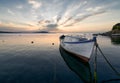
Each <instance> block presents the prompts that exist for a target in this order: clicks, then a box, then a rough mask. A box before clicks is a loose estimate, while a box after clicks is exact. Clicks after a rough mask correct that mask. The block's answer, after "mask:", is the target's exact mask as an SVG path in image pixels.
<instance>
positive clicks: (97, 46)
mask: <svg viewBox="0 0 120 83" xmlns="http://www.w3.org/2000/svg"><path fill="white" fill-rule="evenodd" d="M96 48H98V50H99V51H100V53H101V55H102V56H103V58H104V59H105V61H106V62H107V63H108V65H109V66H110V67H111V69H112V70H113V71H114V72H115V73H116V74H117V75H119V76H120V72H118V71H117V70H116V69H115V68H114V67H113V65H112V64H111V63H110V62H109V60H108V59H107V58H106V56H105V55H104V53H103V52H102V50H101V49H100V47H99V45H98V44H96Z"/></svg>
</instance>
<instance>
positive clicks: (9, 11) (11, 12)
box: [7, 9, 15, 15]
mask: <svg viewBox="0 0 120 83" xmlns="http://www.w3.org/2000/svg"><path fill="white" fill-rule="evenodd" d="M7 12H8V13H9V14H11V15H15V13H14V12H13V11H12V10H10V9H8V10H7Z"/></svg>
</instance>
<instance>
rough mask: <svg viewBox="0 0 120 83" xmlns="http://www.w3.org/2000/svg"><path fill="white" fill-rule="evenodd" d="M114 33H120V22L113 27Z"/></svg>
mask: <svg viewBox="0 0 120 83" xmlns="http://www.w3.org/2000/svg"><path fill="white" fill-rule="evenodd" d="M111 33H112V34H120V23H117V24H115V25H114V26H113V28H112V32H111Z"/></svg>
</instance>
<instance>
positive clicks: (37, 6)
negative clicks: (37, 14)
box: [28, 0, 42, 9]
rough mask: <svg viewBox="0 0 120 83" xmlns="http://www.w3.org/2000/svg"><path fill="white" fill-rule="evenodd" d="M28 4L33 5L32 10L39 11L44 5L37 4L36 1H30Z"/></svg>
mask: <svg viewBox="0 0 120 83" xmlns="http://www.w3.org/2000/svg"><path fill="white" fill-rule="evenodd" d="M28 3H29V4H31V5H32V8H34V9H38V8H40V7H41V5H42V3H40V2H37V1H35V0H28Z"/></svg>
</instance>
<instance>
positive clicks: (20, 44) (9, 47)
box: [0, 33, 120, 83]
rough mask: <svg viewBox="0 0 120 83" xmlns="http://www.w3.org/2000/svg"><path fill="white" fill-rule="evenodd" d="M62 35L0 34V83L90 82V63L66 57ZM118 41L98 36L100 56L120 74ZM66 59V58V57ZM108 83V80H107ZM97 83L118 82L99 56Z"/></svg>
mask: <svg viewBox="0 0 120 83" xmlns="http://www.w3.org/2000/svg"><path fill="white" fill-rule="evenodd" d="M60 35H61V34H60V33H59V34H0V83H86V82H91V81H89V80H90V79H91V80H93V79H94V78H93V70H94V69H93V63H94V56H93V55H92V57H91V60H90V62H89V63H83V62H80V61H78V60H76V59H75V58H74V57H69V56H68V55H69V54H66V53H65V52H64V51H61V54H62V56H61V54H60V49H59V36H60ZM119 39H120V38H109V37H102V36H99V37H98V43H99V46H100V48H101V49H102V51H103V53H104V54H105V56H106V57H107V59H108V60H109V62H110V63H111V64H112V66H113V67H114V68H115V69H116V70H117V71H118V72H120V42H119ZM66 57H67V58H66ZM109 80H110V81H109ZM97 82H98V83H120V75H117V73H116V72H115V71H113V69H111V67H110V66H109V65H108V64H107V62H106V61H105V59H104V58H103V57H102V56H101V55H100V53H98V56H97Z"/></svg>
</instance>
